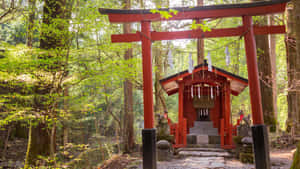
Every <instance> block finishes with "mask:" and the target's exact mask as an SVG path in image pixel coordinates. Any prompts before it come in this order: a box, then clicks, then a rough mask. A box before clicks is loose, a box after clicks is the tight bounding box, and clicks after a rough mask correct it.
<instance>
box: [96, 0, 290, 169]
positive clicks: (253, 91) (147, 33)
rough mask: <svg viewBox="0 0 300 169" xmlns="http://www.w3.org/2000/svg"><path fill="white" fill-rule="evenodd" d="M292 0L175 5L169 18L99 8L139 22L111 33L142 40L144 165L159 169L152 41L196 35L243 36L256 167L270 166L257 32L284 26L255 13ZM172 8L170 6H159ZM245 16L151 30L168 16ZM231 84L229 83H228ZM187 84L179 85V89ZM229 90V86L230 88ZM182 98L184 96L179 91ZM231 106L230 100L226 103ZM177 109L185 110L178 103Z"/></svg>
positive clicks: (278, 9) (118, 38) (117, 38)
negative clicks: (227, 22)
mask: <svg viewBox="0 0 300 169" xmlns="http://www.w3.org/2000/svg"><path fill="white" fill-rule="evenodd" d="M289 1H290V0H270V1H261V2H253V3H242V4H227V5H211V6H201V7H183V8H173V9H174V10H176V11H177V12H176V14H174V13H170V14H171V15H172V17H170V18H168V19H166V18H163V17H162V16H161V15H160V14H159V13H155V14H154V13H152V12H151V10H119V9H102V8H100V9H99V12H100V13H101V14H107V15H108V17H109V21H110V22H111V23H128V22H139V23H140V25H141V31H137V32H136V33H131V34H121V35H112V37H111V40H112V42H114V43H116V42H138V41H141V42H142V57H143V61H142V62H143V63H142V64H143V91H144V93H143V94H144V97H143V98H144V127H145V129H144V130H143V132H142V135H143V136H142V137H143V168H144V169H156V145H155V144H156V142H155V129H154V113H153V83H152V56H151V43H152V42H153V41H157V40H175V39H195V38H213V37H229V36H241V37H244V41H245V50H246V59H247V68H248V79H249V89H250V99H251V111H252V119H253V126H252V135H253V144H254V153H255V165H256V168H257V169H269V168H270V157H269V149H268V136H267V129H266V126H265V125H264V120H263V112H262V105H261V93H260V84H259V76H258V68H257V56H256V43H255V35H265V34H277V33H285V26H284V25H282V26H254V25H253V23H252V16H257V15H267V14H274V13H283V12H284V11H285V8H286V4H287V2H289ZM158 11H170V9H158ZM224 17H242V23H243V24H242V26H240V27H236V28H223V29H212V30H211V31H209V32H203V31H202V30H200V29H198V30H188V31H175V32H151V22H155V21H166V20H188V19H190V20H199V19H206V18H224ZM227 87H228V88H229V86H228V85H227ZM183 90H184V88H183V87H179V93H183ZM227 91H229V90H227ZM179 100H183V96H182V95H179ZM224 106H225V107H227V109H229V108H228V107H229V106H230V105H229V104H225V105H224ZM178 112H179V113H180V112H183V107H179V110H178ZM184 123H185V121H179V126H184V125H180V124H184Z"/></svg>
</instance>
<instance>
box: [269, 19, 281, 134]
mask: <svg viewBox="0 0 300 169" xmlns="http://www.w3.org/2000/svg"><path fill="white" fill-rule="evenodd" d="M269 24H270V25H274V24H275V21H274V15H271V16H270V17H269ZM269 38H270V57H271V70H272V78H271V79H272V84H273V88H272V89H273V106H274V115H275V118H276V119H277V115H278V110H277V81H276V78H277V68H276V35H269ZM278 128H279V123H277V127H276V129H277V131H278Z"/></svg>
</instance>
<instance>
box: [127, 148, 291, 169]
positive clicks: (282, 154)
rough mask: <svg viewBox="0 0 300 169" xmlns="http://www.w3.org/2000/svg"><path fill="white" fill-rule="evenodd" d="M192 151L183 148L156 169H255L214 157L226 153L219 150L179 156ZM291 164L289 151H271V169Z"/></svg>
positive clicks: (140, 164)
mask: <svg viewBox="0 0 300 169" xmlns="http://www.w3.org/2000/svg"><path fill="white" fill-rule="evenodd" d="M194 150H195V148H190V149H189V148H184V149H183V150H181V151H179V153H178V154H179V155H178V156H174V158H173V159H172V160H171V161H160V162H157V169H255V166H254V165H253V164H243V163H241V162H240V161H238V160H236V159H234V158H228V157H227V155H225V156H220V155H218V156H214V155H215V154H220V153H222V154H226V153H227V152H226V151H224V150H222V149H219V148H216V149H213V148H208V149H207V148H198V149H197V150H198V151H197V153H196V154H197V155H198V156H197V155H196V156H195V155H192V156H186V155H183V156H180V153H182V152H184V154H185V153H189V152H192V153H194V152H195V151H194ZM213 150H214V151H213ZM203 154H204V155H203ZM199 155H200V156H199ZM291 163H292V151H291V150H275V151H274V150H273V151H272V152H271V164H272V167H271V169H289V168H290V166H291ZM128 168H129V169H142V161H140V163H139V165H137V166H134V167H132V168H131V167H128Z"/></svg>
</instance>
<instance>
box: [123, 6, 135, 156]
mask: <svg viewBox="0 0 300 169" xmlns="http://www.w3.org/2000/svg"><path fill="white" fill-rule="evenodd" d="M124 5H125V7H124V8H125V9H130V7H131V1H130V0H124ZM123 31H124V33H131V24H130V23H125V24H124V26H123ZM124 59H125V60H129V59H132V48H130V49H127V51H126V52H125V55H124ZM123 120H124V122H123V124H124V132H123V141H124V152H126V153H127V152H131V151H132V150H133V148H134V126H133V124H134V113H133V85H132V83H131V82H130V80H129V79H126V80H125V82H124V117H123Z"/></svg>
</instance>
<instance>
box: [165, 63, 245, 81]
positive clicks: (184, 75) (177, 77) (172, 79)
mask: <svg viewBox="0 0 300 169" xmlns="http://www.w3.org/2000/svg"><path fill="white" fill-rule="evenodd" d="M201 70H208V67H207V66H205V67H199V68H196V69H195V70H194V71H193V72H198V71H201ZM212 72H214V73H216V74H219V75H221V76H224V77H226V78H229V79H234V80H236V81H239V82H240V83H242V84H245V85H248V83H247V82H245V81H243V80H241V79H238V78H235V77H233V76H230V75H228V74H225V73H223V72H221V71H218V70H217V69H214V68H213V69H212ZM189 75H190V73H183V74H181V75H178V76H175V77H173V78H170V79H168V80H166V81H164V82H162V83H161V84H162V85H164V84H166V83H169V82H171V81H174V80H177V79H181V78H184V77H186V76H189Z"/></svg>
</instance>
